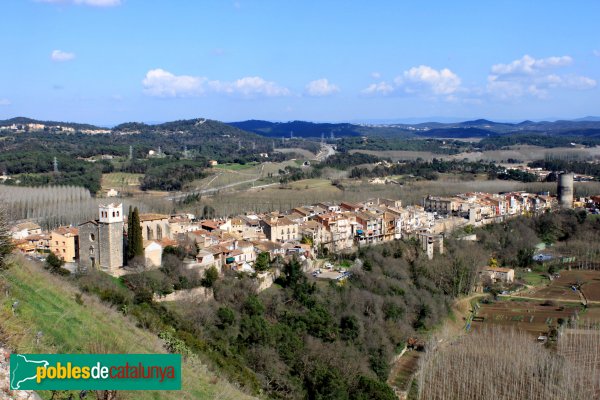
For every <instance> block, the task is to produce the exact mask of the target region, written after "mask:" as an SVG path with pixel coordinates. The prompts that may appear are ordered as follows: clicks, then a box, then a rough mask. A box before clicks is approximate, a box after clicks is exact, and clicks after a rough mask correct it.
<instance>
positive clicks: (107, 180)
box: [102, 172, 144, 193]
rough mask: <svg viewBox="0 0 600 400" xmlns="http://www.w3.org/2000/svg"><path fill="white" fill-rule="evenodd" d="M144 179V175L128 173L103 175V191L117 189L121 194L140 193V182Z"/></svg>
mask: <svg viewBox="0 0 600 400" xmlns="http://www.w3.org/2000/svg"><path fill="white" fill-rule="evenodd" d="M143 177H144V174H130V173H127V172H112V173H110V174H102V190H103V191H106V190H109V189H115V190H117V191H119V192H129V193H135V192H139V191H140V181H141V179H142V178H143Z"/></svg>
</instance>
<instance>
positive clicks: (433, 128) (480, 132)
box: [229, 117, 600, 138]
mask: <svg viewBox="0 0 600 400" xmlns="http://www.w3.org/2000/svg"><path fill="white" fill-rule="evenodd" d="M229 125H231V126H235V127H236V128H239V129H242V130H245V131H250V132H254V133H257V134H259V135H262V136H268V137H290V136H294V137H305V138H309V137H310V138H319V137H321V136H324V137H325V138H329V137H331V136H332V135H333V136H334V137H344V136H345V137H348V136H375V135H380V136H404V137H415V138H416V137H431V138H436V137H437V138H469V137H473V138H477V137H488V136H500V135H509V134H547V135H567V136H597V135H600V117H585V118H580V119H577V120H558V121H553V122H550V121H539V122H534V121H528V120H527V121H523V122H519V123H507V122H494V121H490V120H486V119H477V120H472V121H463V122H451V123H444V122H424V123H418V124H349V123H336V124H332V123H313V122H306V121H291V122H269V121H258V120H250V121H241V122H231V123H229Z"/></svg>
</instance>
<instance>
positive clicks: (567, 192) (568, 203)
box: [557, 173, 574, 208]
mask: <svg viewBox="0 0 600 400" xmlns="http://www.w3.org/2000/svg"><path fill="white" fill-rule="evenodd" d="M573 178H574V175H573V174H572V173H568V174H567V173H563V174H560V175H558V188H557V195H558V205H559V206H560V208H573Z"/></svg>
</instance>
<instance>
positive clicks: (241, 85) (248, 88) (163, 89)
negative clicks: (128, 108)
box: [142, 68, 291, 98]
mask: <svg viewBox="0 0 600 400" xmlns="http://www.w3.org/2000/svg"><path fill="white" fill-rule="evenodd" d="M142 84H143V85H144V93H145V94H147V95H149V96H156V97H192V96H201V95H203V94H205V93H207V92H213V93H221V94H228V95H233V96H235V95H237V96H241V97H246V98H251V97H257V96H265V97H278V96H288V95H290V94H291V93H290V91H289V90H288V89H287V88H285V87H281V86H279V85H277V84H276V83H275V82H270V81H266V80H265V79H263V78H261V77H258V76H248V77H244V78H240V79H238V80H235V81H232V82H227V81H218V80H212V81H211V80H209V79H208V78H206V77H201V76H189V75H175V74H172V73H171V72H169V71H165V70H163V69H160V68H157V69H152V70H150V71H148V72H147V73H146V77H145V78H144V80H143V81H142Z"/></svg>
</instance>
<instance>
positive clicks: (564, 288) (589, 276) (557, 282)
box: [526, 270, 600, 301]
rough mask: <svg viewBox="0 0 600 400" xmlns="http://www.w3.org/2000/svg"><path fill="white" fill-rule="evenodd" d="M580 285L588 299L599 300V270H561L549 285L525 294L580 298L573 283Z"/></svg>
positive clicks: (555, 298) (566, 298) (543, 297)
mask: <svg viewBox="0 0 600 400" xmlns="http://www.w3.org/2000/svg"><path fill="white" fill-rule="evenodd" d="M578 284H580V285H581V291H582V293H583V294H584V295H585V298H586V299H587V300H588V301H600V271H594V270H572V271H562V272H561V273H560V278H557V279H554V280H553V281H552V283H551V284H550V285H549V286H546V287H543V288H541V289H537V290H534V291H533V292H529V293H527V294H526V296H528V297H535V298H540V299H551V300H558V301H560V300H580V299H581V298H580V296H579V294H578V293H577V292H576V291H575V290H573V288H572V286H573V285H578Z"/></svg>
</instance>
